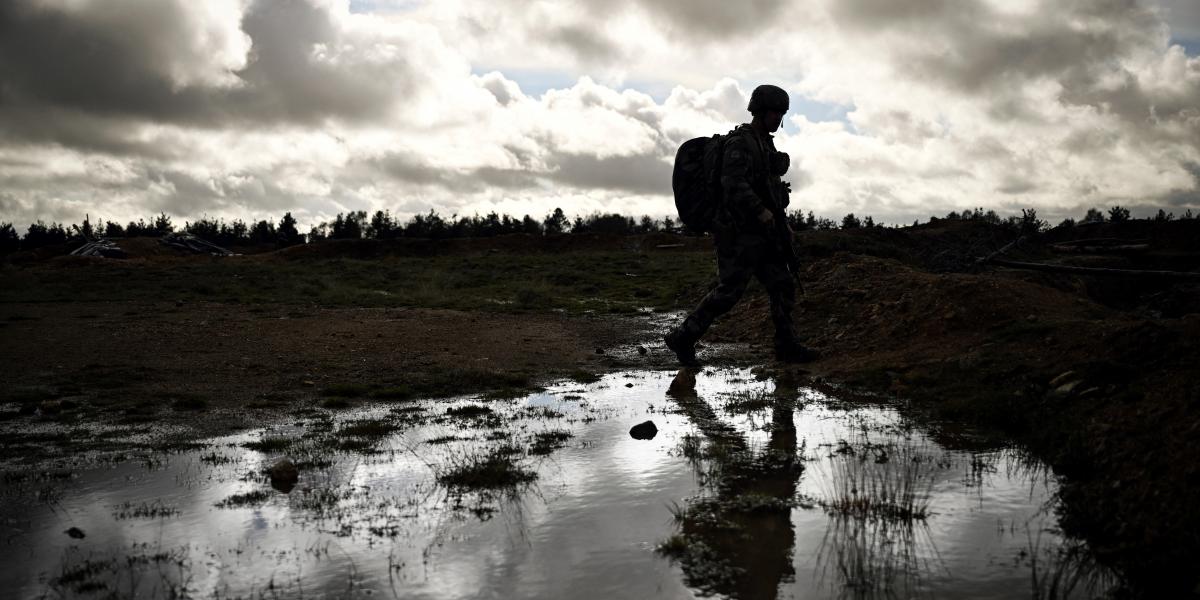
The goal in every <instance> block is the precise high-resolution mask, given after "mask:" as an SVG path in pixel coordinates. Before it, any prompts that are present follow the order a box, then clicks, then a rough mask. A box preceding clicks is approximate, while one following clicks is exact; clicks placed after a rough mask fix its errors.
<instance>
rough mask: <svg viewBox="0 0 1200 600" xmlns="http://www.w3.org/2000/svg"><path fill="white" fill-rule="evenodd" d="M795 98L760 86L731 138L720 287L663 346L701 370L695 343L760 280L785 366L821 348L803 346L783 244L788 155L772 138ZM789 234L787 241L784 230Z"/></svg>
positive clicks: (718, 234) (716, 228)
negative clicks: (747, 115) (754, 279)
mask: <svg viewBox="0 0 1200 600" xmlns="http://www.w3.org/2000/svg"><path fill="white" fill-rule="evenodd" d="M788 104H789V99H788V94H787V92H785V91H784V90H783V89H782V88H779V87H776V86H773V85H760V86H758V87H757V88H754V92H753V93H752V94H751V95H750V105H749V106H748V107H747V110H749V111H750V114H751V115H752V116H753V118H752V120H751V121H750V123H746V124H742V125H740V126H738V127H737V128H736V129H734V130H733V131H731V132H730V133H729V136H728V137H727V138H726V141H725V147H724V154H723V158H722V163H723V166H722V168H721V173H720V181H721V189H722V191H723V198H722V202H721V206H720V207H719V210H718V211H717V218H716V220H715V222H714V223H713V227H712V232H713V238H714V240H715V242H716V247H717V286H716V287H715V288H714V289H713V290H712V291H711V292H709V293H708V295H707V296H705V297H704V299H703V300H701V302H700V305H699V306H697V307H696V309H695V310H693V311H692V312H691V314H689V315H688V316H687V318H686V319H684V321H683V323H681V324H680V325H679V326H678V327H676V328H675V329H673V330H672V331H671V332H670V333H668V334H667V335H666V337H665V338H664V341H665V342H666V345H667V347H668V348H670V349H671V351H673V352H674V353H675V356H676V357H677V358H678V359H679V362H680V363H681V364H683V365H686V366H695V365H698V364H699V362H698V361H697V359H696V342H697V341H699V340H700V338H701V336H703V335H704V333H705V332H706V331H708V328H709V327H710V326H711V325H712V323H713V321H714V320H716V319H717V317H719V316H721V315H723V314H725V313H727V312H729V310H730V309H732V308H733V307H734V305H736V304H737V302H738V300H740V299H741V297H742V294H743V293H745V291H746V286H747V285H748V284H749V283H750V278H751V277H757V278H758V280H759V281H760V282H761V283H762V284H763V287H765V288H766V290H767V296H768V297H769V298H770V301H771V321H772V323H773V324H774V326H775V356H776V358H777V359H779V360H781V361H785V362H807V361H811V360H814V359H815V358H816V357H817V354H816V352H815V351H813V350H812V349H810V348H807V347H805V346H804V344H802V343H800V340H799V338H798V337H797V336H796V331H795V326H794V324H793V322H792V309H793V308H794V307H795V305H796V286H795V285H794V284H793V282H792V277H791V274H790V273H789V271H788V265H787V259H786V256H785V255H784V253H783V252H782V251H781V250H780V245H781V243H786V244H789V245H790V244H791V243H792V241H791V230H790V229H789V228H788V227H787V225H786V216H785V213H784V210H785V209H786V208H787V204H788V197H787V196H788V188H787V185H786V184H785V183H783V181H782V180H781V179H780V176H781V175H783V174H784V173H786V172H787V168H788V163H789V158H788V155H787V154H786V153H784V152H779V151H777V150H776V149H775V143H774V140H773V137H772V135H771V134H772V133H774V132H775V131H777V130H778V129H779V126H780V124H781V123H782V122H783V115H784V114H785V113H787V111H788ZM784 231H786V237H787V239H786V240H781V239H780V237H781V233H780V232H784Z"/></svg>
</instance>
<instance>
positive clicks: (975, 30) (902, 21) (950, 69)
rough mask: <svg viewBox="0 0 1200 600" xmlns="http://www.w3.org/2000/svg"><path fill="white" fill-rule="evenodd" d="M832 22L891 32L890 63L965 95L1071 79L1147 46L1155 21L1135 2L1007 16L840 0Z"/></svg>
mask: <svg viewBox="0 0 1200 600" xmlns="http://www.w3.org/2000/svg"><path fill="white" fill-rule="evenodd" d="M833 16H834V18H835V21H836V22H837V23H838V25H839V26H841V27H843V28H846V29H849V30H853V31H856V32H859V33H861V34H870V35H874V36H888V35H892V34H894V35H898V36H902V37H903V38H904V39H907V40H908V41H909V42H910V43H908V44H905V45H903V46H899V47H896V48H893V50H899V51H900V52H902V53H903V55H901V56H898V57H894V58H893V63H894V64H896V65H897V66H898V67H899V68H901V69H904V70H907V71H908V72H910V73H911V74H912V75H913V76H914V77H917V78H920V79H923V80H933V81H940V82H942V83H944V84H947V85H950V86H952V87H954V88H957V89H959V90H962V91H965V92H968V93H995V92H997V91H1004V90H1012V89H1016V88H1018V87H1019V86H1020V85H1021V84H1022V83H1024V82H1026V81H1029V80H1035V79H1039V78H1053V79H1061V80H1069V79H1078V78H1079V77H1080V75H1079V73H1080V72H1081V71H1082V72H1089V71H1092V70H1095V69H1103V68H1107V67H1108V66H1109V65H1111V64H1112V61H1114V60H1116V59H1120V58H1122V57H1126V56H1128V55H1129V54H1130V52H1132V51H1133V50H1135V49H1137V48H1143V47H1145V46H1146V45H1147V44H1152V43H1154V42H1155V41H1156V40H1157V36H1158V35H1159V34H1160V33H1161V29H1160V27H1161V22H1160V21H1159V17H1158V14H1157V13H1156V12H1155V11H1154V10H1153V9H1152V7H1151V6H1150V5H1148V4H1146V3H1144V2H1140V1H1137V0H1097V1H1094V2H1071V3H1068V4H1066V5H1060V4H1059V3H1057V2H1048V3H1045V4H1043V5H1041V6H1039V8H1038V12H1036V13H1034V14H1028V15H1018V16H1012V15H1007V14H1004V13H999V12H996V11H995V10H994V9H992V8H990V7H989V6H987V5H986V4H985V3H983V2H971V1H962V0H839V1H838V2H836V3H834V4H833Z"/></svg>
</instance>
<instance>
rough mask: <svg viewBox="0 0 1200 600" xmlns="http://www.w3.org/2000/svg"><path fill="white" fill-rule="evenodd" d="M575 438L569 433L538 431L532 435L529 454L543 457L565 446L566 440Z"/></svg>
mask: <svg viewBox="0 0 1200 600" xmlns="http://www.w3.org/2000/svg"><path fill="white" fill-rule="evenodd" d="M572 437H575V436H574V434H572V433H571V432H569V431H562V430H556V431H539V432H538V433H535V434H533V441H532V443H530V444H529V454H530V455H533V456H545V455H547V454H550V453H552V452H554V451H555V450H558V449H559V448H562V447H563V446H566V445H567V440H569V439H571V438H572Z"/></svg>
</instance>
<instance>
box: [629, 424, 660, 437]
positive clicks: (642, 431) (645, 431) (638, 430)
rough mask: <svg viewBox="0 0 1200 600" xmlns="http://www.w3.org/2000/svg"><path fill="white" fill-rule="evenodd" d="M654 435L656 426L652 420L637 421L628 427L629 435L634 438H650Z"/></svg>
mask: <svg viewBox="0 0 1200 600" xmlns="http://www.w3.org/2000/svg"><path fill="white" fill-rule="evenodd" d="M656 435H658V427H656V426H655V425H654V421H646V422H644V423H638V424H637V425H634V426H633V427H631V428H630V429H629V437H631V438H633V439H635V440H652V439H654V436H656Z"/></svg>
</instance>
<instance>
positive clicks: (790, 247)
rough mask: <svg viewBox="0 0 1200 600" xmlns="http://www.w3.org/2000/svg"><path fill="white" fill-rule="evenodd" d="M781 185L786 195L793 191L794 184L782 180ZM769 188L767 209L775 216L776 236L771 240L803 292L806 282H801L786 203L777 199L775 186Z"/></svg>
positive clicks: (798, 260)
mask: <svg viewBox="0 0 1200 600" xmlns="http://www.w3.org/2000/svg"><path fill="white" fill-rule="evenodd" d="M780 187H781V188H782V190H783V194H784V195H785V196H786V195H788V194H790V193H791V191H792V185H791V184H790V183H788V182H786V181H781V182H780ZM767 188H768V190H769V191H770V193H771V198H770V203H769V204H770V206H768V207H767V210H769V211H771V214H772V215H773V216H774V217H775V232H774V233H775V236H774V237H773V238H772V240H771V241H772V245H773V246H775V251H776V252H778V253H779V255H780V256H781V257H783V261H784V262H785V263H786V264H787V270H788V272H789V273H791V274H792V279H794V280H795V281H796V291H797V292H801V293H803V291H804V284H802V283H800V256H799V255H798V254H796V246H795V245H794V244H792V232H791V230H790V229H788V221H787V212H786V211H784V209H783V205H784V203H783V202H780V201H779V200H778V199H776V197H775V186H773V185H768V186H767Z"/></svg>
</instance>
